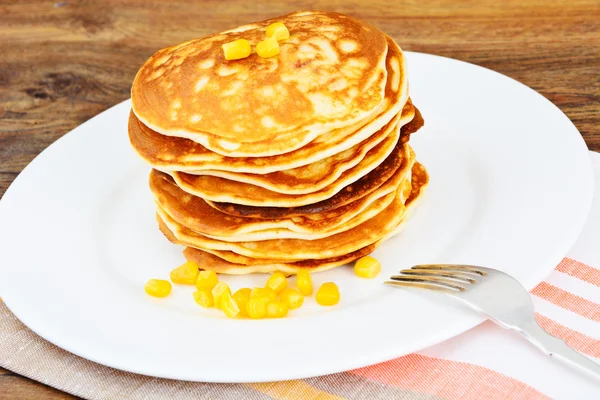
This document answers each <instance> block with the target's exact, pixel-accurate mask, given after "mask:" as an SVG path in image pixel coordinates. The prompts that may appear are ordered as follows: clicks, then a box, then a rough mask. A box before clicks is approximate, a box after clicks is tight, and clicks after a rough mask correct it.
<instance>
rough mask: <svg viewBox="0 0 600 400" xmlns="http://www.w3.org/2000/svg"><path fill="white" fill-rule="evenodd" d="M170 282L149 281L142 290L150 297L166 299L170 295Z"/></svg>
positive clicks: (161, 280)
mask: <svg viewBox="0 0 600 400" xmlns="http://www.w3.org/2000/svg"><path fill="white" fill-rule="evenodd" d="M171 288H172V286H171V282H169V281H165V280H163V279H150V280H149V281H148V282H146V284H145V285H144V290H145V291H146V293H148V294H149V295H150V296H154V297H167V296H168V295H169V293H171Z"/></svg>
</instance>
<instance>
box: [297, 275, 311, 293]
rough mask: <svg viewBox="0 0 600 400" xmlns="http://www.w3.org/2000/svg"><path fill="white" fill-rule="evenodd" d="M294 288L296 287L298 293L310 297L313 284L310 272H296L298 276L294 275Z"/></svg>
mask: <svg viewBox="0 0 600 400" xmlns="http://www.w3.org/2000/svg"><path fill="white" fill-rule="evenodd" d="M296 286H297V287H298V290H299V291H300V293H302V294H303V295H305V296H310V295H311V294H312V292H313V284H312V278H311V276H310V272H308V271H300V272H298V275H296Z"/></svg>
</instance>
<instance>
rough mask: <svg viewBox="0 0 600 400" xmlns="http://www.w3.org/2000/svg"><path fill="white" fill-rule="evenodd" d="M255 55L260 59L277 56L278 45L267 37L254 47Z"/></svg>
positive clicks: (274, 40)
mask: <svg viewBox="0 0 600 400" xmlns="http://www.w3.org/2000/svg"><path fill="white" fill-rule="evenodd" d="M256 54H258V55H259V56H260V57H262V58H269V57H273V56H276V55H277V54H279V43H278V42H277V39H275V38H274V37H268V38H266V39H265V40H262V41H260V42H258V44H257V45H256Z"/></svg>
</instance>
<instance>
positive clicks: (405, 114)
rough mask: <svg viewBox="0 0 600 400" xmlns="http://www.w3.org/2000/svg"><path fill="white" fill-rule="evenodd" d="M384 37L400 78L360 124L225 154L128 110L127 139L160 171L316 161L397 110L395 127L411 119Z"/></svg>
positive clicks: (395, 55)
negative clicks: (261, 153) (295, 143)
mask: <svg viewBox="0 0 600 400" xmlns="http://www.w3.org/2000/svg"><path fill="white" fill-rule="evenodd" d="M388 42H389V48H390V51H389V52H388V55H387V59H386V67H387V69H388V71H389V73H388V75H389V76H391V77H395V76H399V78H398V79H399V82H395V81H394V80H391V79H390V80H388V82H387V83H386V89H385V99H384V102H383V103H382V104H381V105H380V106H379V109H378V110H377V112H375V113H374V114H373V115H372V116H370V117H369V118H367V119H366V120H363V121H360V122H359V123H356V124H354V125H351V126H348V127H344V128H340V129H336V130H333V131H331V132H328V133H327V134H326V135H321V136H319V137H317V138H316V139H315V140H313V141H311V142H310V143H308V144H306V145H305V146H303V147H301V148H299V149H296V150H293V151H291V152H286V153H284V154H279V155H273V156H268V157H227V156H223V155H221V154H218V153H215V152H212V151H210V150H209V149H207V148H205V147H204V146H201V145H200V144H198V143H196V142H194V141H192V140H189V139H184V138H180V137H172V136H165V135H161V134H159V133H158V132H156V131H154V130H152V129H150V128H149V127H147V126H145V125H144V124H143V123H141V121H139V120H138V119H137V117H136V116H135V114H134V113H133V112H131V114H130V118H129V139H130V142H131V144H132V146H133V148H134V149H135V150H136V151H137V152H138V154H139V155H140V156H141V157H142V158H143V159H144V160H146V161H147V162H148V163H150V164H151V165H152V166H153V167H154V168H156V169H159V170H161V171H165V172H167V171H183V172H189V173H198V172H199V171H203V170H211V169H217V170H219V171H231V172H242V173H257V174H266V173H271V172H275V171H281V170H287V169H292V168H298V167H301V166H303V165H308V164H311V163H314V162H317V161H319V160H322V159H324V158H326V157H329V156H331V155H333V154H337V153H339V152H342V151H344V150H347V149H348V148H350V147H352V146H355V145H356V144H358V143H360V142H361V141H364V140H365V139H367V138H368V137H369V136H370V135H372V134H373V132H376V131H378V130H379V129H381V128H382V127H383V126H385V125H386V124H387V123H388V122H389V121H390V120H391V119H392V118H393V117H394V116H395V115H396V114H398V113H399V112H401V120H400V126H403V125H405V124H406V123H407V122H408V121H410V120H411V119H412V118H413V115H414V110H413V105H412V102H411V101H410V98H408V97H407V96H408V86H407V85H406V78H405V74H404V73H403V72H402V71H403V69H404V58H403V56H402V52H401V50H400V48H399V47H398V45H397V44H396V43H395V42H394V41H393V40H391V39H389V38H388ZM399 69H401V70H402V71H400V70H399ZM400 72H402V74H401V75H400ZM380 111H381V113H379V112H380Z"/></svg>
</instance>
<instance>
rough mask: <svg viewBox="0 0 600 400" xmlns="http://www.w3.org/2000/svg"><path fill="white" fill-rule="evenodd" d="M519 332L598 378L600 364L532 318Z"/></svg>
mask: <svg viewBox="0 0 600 400" xmlns="http://www.w3.org/2000/svg"><path fill="white" fill-rule="evenodd" d="M519 333H520V334H521V335H523V336H524V337H525V338H526V339H527V340H529V341H530V342H531V343H533V344H534V345H536V346H537V347H538V348H539V349H540V350H542V351H543V352H544V353H546V354H548V355H550V356H552V357H554V358H557V359H559V360H561V361H562V362H564V363H566V364H568V365H571V366H573V367H575V368H577V369H579V370H581V371H584V372H586V373H588V374H589V375H591V376H593V377H594V378H596V379H598V380H600V364H597V363H595V362H594V361H592V360H590V359H589V358H587V357H586V356H584V355H583V354H581V353H579V352H577V351H575V350H573V349H572V348H571V347H569V346H567V345H566V343H565V342H564V341H563V340H562V339H559V338H557V337H556V336H553V335H551V334H550V333H548V332H547V331H546V330H544V329H543V328H542V327H541V326H540V325H539V324H538V323H537V321H535V320H532V321H531V322H530V323H528V324H527V326H526V327H525V328H524V329H522V330H519Z"/></svg>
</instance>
